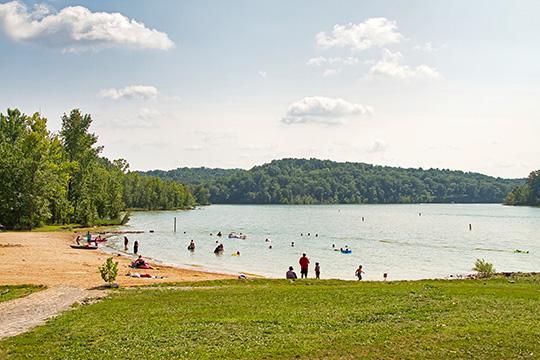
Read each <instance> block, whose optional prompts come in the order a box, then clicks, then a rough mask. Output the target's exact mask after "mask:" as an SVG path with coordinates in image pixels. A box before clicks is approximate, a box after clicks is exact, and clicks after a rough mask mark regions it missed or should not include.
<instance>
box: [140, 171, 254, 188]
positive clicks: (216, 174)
mask: <svg viewBox="0 0 540 360" xmlns="http://www.w3.org/2000/svg"><path fill="white" fill-rule="evenodd" d="M245 171H246V170H241V169H212V168H207V167H197V168H189V167H182V168H178V169H174V170H150V171H146V172H140V174H144V175H150V176H155V177H159V178H162V179H167V180H174V181H178V182H181V183H183V184H191V185H195V184H201V183H206V182H208V181H210V180H217V179H220V178H223V177H227V176H232V175H237V174H238V173H242V172H245Z"/></svg>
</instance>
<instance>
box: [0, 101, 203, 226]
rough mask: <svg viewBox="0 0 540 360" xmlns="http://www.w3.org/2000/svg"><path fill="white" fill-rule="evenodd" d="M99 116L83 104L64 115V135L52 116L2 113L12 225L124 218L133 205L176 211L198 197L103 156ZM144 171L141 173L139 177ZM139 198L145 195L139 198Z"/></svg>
mask: <svg viewBox="0 0 540 360" xmlns="http://www.w3.org/2000/svg"><path fill="white" fill-rule="evenodd" d="M91 124H92V118H91V116H90V115H88V114H86V115H84V114H82V113H81V112H80V111H79V110H78V109H74V110H72V111H71V112H70V113H69V114H64V115H63V116H62V129H61V130H60V132H59V134H58V135H56V134H51V133H50V132H49V131H48V130H47V120H46V119H45V118H43V117H41V116H40V115H39V114H38V113H35V114H34V115H32V116H28V115H25V114H22V113H21V112H20V111H19V110H11V109H8V111H7V114H6V115H4V114H2V113H0V185H1V186H0V223H1V224H2V225H4V226H6V227H7V228H9V229H32V228H34V227H40V226H43V225H53V224H57V225H63V224H68V223H69V224H80V225H82V226H94V225H99V224H107V223H117V222H118V223H119V222H120V221H121V219H120V215H121V212H122V211H123V210H124V209H125V208H126V203H125V201H127V206H130V207H139V208H145V209H173V208H183V207H189V206H192V205H193V204H194V203H195V200H194V197H193V195H192V194H191V193H190V191H189V189H187V188H186V187H184V186H183V185H181V184H178V183H172V182H167V181H162V180H159V179H155V178H144V177H141V179H138V180H137V179H136V180H137V181H135V180H134V181H131V180H132V179H133V176H131V175H129V174H127V175H126V172H127V171H128V168H129V165H128V163H127V162H126V161H125V160H123V159H118V160H114V161H110V160H109V159H107V158H104V157H101V156H100V153H101V151H102V147H100V146H97V141H98V137H97V135H95V134H93V133H91V132H90V126H91ZM136 176H140V175H136ZM135 198H137V199H138V200H140V201H135V200H134V199H135Z"/></svg>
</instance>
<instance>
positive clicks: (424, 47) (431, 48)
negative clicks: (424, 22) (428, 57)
mask: <svg viewBox="0 0 540 360" xmlns="http://www.w3.org/2000/svg"><path fill="white" fill-rule="evenodd" d="M443 47H444V45H442V46H439V47H435V46H433V44H432V43H431V42H429V41H428V42H427V43H425V44H422V45H416V46H414V47H413V49H414V50H419V51H425V52H428V53H431V52H435V51H439V50H440V49H442V48H443Z"/></svg>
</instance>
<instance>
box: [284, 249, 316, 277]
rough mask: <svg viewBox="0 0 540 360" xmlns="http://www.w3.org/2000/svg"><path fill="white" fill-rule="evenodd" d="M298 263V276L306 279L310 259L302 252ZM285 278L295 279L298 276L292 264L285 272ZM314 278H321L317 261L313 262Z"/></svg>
mask: <svg viewBox="0 0 540 360" xmlns="http://www.w3.org/2000/svg"><path fill="white" fill-rule="evenodd" d="M298 263H299V264H300V277H301V278H302V279H307V275H308V270H309V264H310V261H309V258H308V257H307V255H306V254H302V257H301V258H300V260H298ZM285 278H287V279H290V280H295V279H297V278H298V276H297V275H296V273H295V272H294V268H293V267H292V266H289V271H287V273H286V274H285ZM315 278H316V279H320V278H321V266H320V264H319V263H318V262H316V263H315Z"/></svg>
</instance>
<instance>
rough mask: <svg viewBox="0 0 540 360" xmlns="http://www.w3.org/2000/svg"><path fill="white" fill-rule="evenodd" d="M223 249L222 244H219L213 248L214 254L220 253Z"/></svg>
mask: <svg viewBox="0 0 540 360" xmlns="http://www.w3.org/2000/svg"><path fill="white" fill-rule="evenodd" d="M224 250H225V248H224V246H223V244H219V245H218V246H217V247H216V248H215V249H214V254H221V253H222V252H223V251H224Z"/></svg>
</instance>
